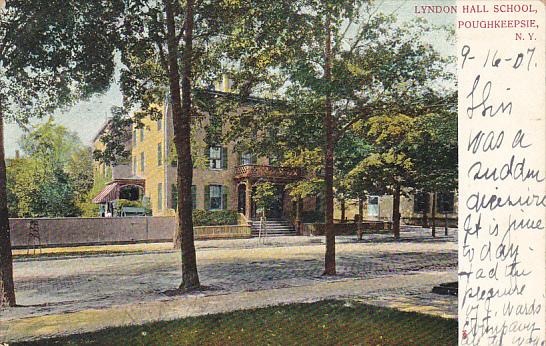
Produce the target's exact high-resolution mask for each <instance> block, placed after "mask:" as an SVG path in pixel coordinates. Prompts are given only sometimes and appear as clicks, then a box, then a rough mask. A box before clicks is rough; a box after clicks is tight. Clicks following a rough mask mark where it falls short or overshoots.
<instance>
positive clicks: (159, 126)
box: [157, 118, 163, 131]
mask: <svg viewBox="0 0 546 346" xmlns="http://www.w3.org/2000/svg"><path fill="white" fill-rule="evenodd" d="M162 128H163V118H159V119H157V131H161V129H162Z"/></svg>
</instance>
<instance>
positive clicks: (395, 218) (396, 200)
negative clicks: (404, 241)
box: [392, 185, 400, 239]
mask: <svg viewBox="0 0 546 346" xmlns="http://www.w3.org/2000/svg"><path fill="white" fill-rule="evenodd" d="M392 231H393V234H394V238H395V239H400V185H397V186H396V187H395V188H394V195H393V203H392Z"/></svg>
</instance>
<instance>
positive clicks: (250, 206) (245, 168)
mask: <svg viewBox="0 0 546 346" xmlns="http://www.w3.org/2000/svg"><path fill="white" fill-rule="evenodd" d="M224 84H226V83H224ZM219 93H227V91H222V92H219ZM161 113H162V117H161V118H160V119H151V118H149V117H147V118H144V119H142V121H141V122H142V126H140V127H136V126H135V127H133V128H132V129H130V131H131V139H130V141H128V142H127V143H126V147H127V148H128V150H129V151H130V153H131V155H130V158H129V163H128V164H126V165H121V166H122V167H120V168H119V169H118V167H107V166H104V164H99V163H96V171H97V173H98V174H102V173H103V172H116V174H112V178H113V182H115V180H116V179H118V180H119V179H121V178H123V179H124V181H125V182H127V181H130V180H131V179H132V180H134V181H135V185H137V182H140V181H144V184H143V185H144V188H143V191H144V195H143V196H142V197H143V198H142V200H143V201H144V203H145V204H146V206H147V207H148V208H149V209H151V211H152V215H157V216H168V215H174V214H175V209H176V206H177V200H178V196H177V188H176V186H177V185H176V174H177V173H176V167H177V162H176V155H175V154H174V153H175V149H174V142H173V138H174V126H173V119H172V111H171V109H170V106H169V102H167V100H165V102H164V105H163V106H162V111H161ZM211 121H212V120H211V119H210V117H209V116H208V115H206V114H204V115H203V116H202V117H200V119H199V126H194V129H193V134H192V137H193V142H192V151H193V153H192V156H193V159H194V169H193V183H192V200H193V208H194V209H202V210H232V211H237V212H239V213H240V214H243V215H245V216H246V218H247V219H253V218H256V216H257V215H256V214H257V211H256V206H255V203H254V202H253V199H252V195H253V191H254V187H255V184H256V183H258V182H266V181H267V182H271V183H273V184H274V185H275V186H276V187H277V198H276V201H275V203H274V205H273V206H272V207H271V209H270V210H268V211H267V212H266V215H267V217H268V218H270V219H290V218H292V217H293V216H294V215H295V213H296V210H295V209H297V208H298V207H299V208H300V211H301V212H303V211H305V210H314V209H315V208H316V202H315V200H314V199H307V200H305V201H301V202H300V203H299V204H298V203H293V202H292V201H291V199H290V198H289V196H288V193H287V192H286V191H285V188H284V187H285V185H286V184H287V183H290V182H293V181H295V180H297V179H300V178H302V175H301V172H300V170H299V169H295V168H289V167H280V166H275V165H272V164H270V163H271V162H270V160H269V159H268V158H262V157H260V158H256V157H254V156H252V155H250V154H247V153H240V152H236V151H235V149H234V145H233V144H232V143H228V144H221V143H219V144H218V145H207V144H205V137H206V135H207V133H206V129H207V128H208V127H209V125H211V124H210V122H211ZM106 130H107V127H103V128H102V129H101V131H100V132H99V134H98V135H97V137H96V140H95V142H94V146H95V149H99V150H101V149H103V146H102V144H101V143H100V141H99V140H98V138H99V137H100V134H102V133H104V131H106ZM118 173H119V174H121V175H123V176H119V175H118ZM109 185H111V184H109ZM111 189H113V190H115V188H111ZM103 195H104V194H103ZM116 197H119V193H118V194H115V193H112V194H111V195H110V197H109V198H116ZM107 199H108V198H106V199H105V198H103V199H102V200H101V199H100V198H96V199H94V202H95V203H107V202H108V201H107Z"/></svg>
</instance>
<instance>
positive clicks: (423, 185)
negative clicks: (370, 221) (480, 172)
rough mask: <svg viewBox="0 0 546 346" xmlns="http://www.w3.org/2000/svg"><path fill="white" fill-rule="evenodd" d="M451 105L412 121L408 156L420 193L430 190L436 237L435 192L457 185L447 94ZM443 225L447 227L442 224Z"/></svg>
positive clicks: (454, 130) (451, 112)
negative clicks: (412, 140) (413, 139)
mask: <svg viewBox="0 0 546 346" xmlns="http://www.w3.org/2000/svg"><path fill="white" fill-rule="evenodd" d="M447 98H450V99H451V100H452V103H453V106H452V107H446V109H444V110H436V111H435V112H434V113H429V114H425V115H423V116H421V117H419V118H418V119H417V120H416V129H417V131H418V134H417V135H416V136H415V137H414V138H415V145H414V146H413V148H412V150H411V152H410V155H411V156H412V159H413V161H414V163H415V174H416V176H415V184H416V188H417V189H418V190H420V191H422V192H426V193H432V195H433V206H432V208H433V209H432V220H431V222H432V227H431V231H432V236H433V237H434V236H436V222H435V213H436V205H435V204H436V194H437V193H447V192H452V191H454V190H455V189H456V188H457V174H458V146H457V111H456V109H455V104H456V102H455V101H456V98H457V95H456V93H454V94H452V95H448V96H447ZM446 227H447V226H446Z"/></svg>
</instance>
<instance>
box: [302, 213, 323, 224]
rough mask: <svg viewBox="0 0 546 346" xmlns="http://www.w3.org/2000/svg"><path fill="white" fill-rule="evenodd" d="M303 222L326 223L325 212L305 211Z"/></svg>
mask: <svg viewBox="0 0 546 346" xmlns="http://www.w3.org/2000/svg"><path fill="white" fill-rule="evenodd" d="M301 221H302V222H303V223H324V212H321V211H318V210H312V211H303V212H302V213H301Z"/></svg>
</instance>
